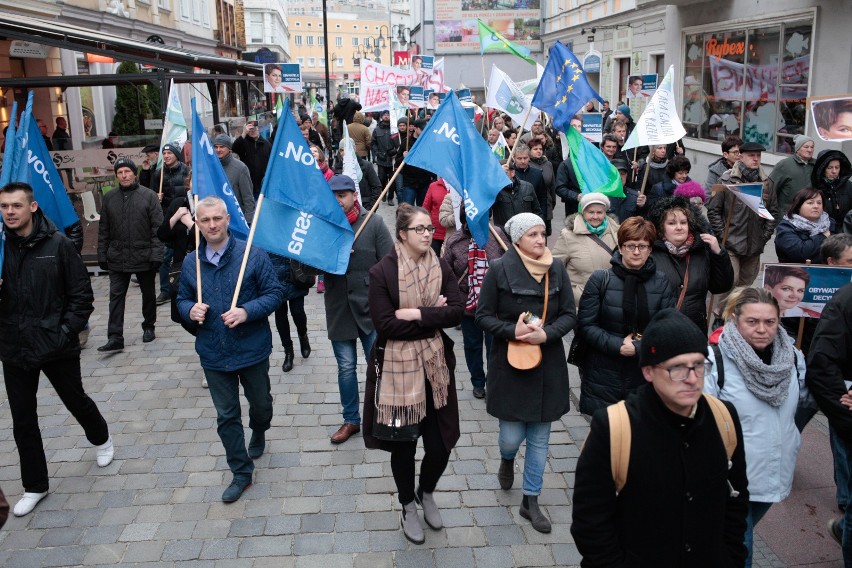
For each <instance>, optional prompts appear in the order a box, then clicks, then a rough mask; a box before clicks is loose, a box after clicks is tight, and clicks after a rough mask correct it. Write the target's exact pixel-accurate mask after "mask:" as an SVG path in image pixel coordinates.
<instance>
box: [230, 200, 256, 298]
mask: <svg viewBox="0 0 852 568" xmlns="http://www.w3.org/2000/svg"><path fill="white" fill-rule="evenodd" d="M262 206H263V193H261V194H260V195H259V196H258V198H257V207H255V208H254V219H252V223H251V229H249V235H248V240H247V241H246V252H245V253H244V254H243V262H242V264H240V274H239V276H237V287H236V288H235V289H234V299H233V300H231V309H232V310H233V309H234V308H236V307H237V298H238V297H239V296H240V288H242V286H243V276H244V275H245V273H246V265H247V264H248V257H249V253H250V252H251V243H252V241H254V231H255V229H257V220H258V218H260V208H261V207H262Z"/></svg>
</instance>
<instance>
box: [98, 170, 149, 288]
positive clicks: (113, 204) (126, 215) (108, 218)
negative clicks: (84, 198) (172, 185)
mask: <svg viewBox="0 0 852 568" xmlns="http://www.w3.org/2000/svg"><path fill="white" fill-rule="evenodd" d="M162 223H163V210H162V208H161V207H160V202H159V201H158V200H157V194H156V193H154V192H153V191H151V190H150V189H148V188H147V187H142V186H141V185H139V184H138V183H135V184H133V185H131V186H130V187H128V188H124V187H121V186H119V187H117V188H116V189H114V190H112V191H110V192H109V193H107V194H106V195H105V196H104V199H103V206H102V207H101V220H100V225H99V227H98V264H102V265H103V264H106V265H107V266H108V267H109V270H113V271H116V272H141V271H145V270H153V269H156V268H157V267H158V266H159V265H160V264H162V262H163V243H161V242H160V239H158V238H157V229H159V228H160V225H161V224H162Z"/></svg>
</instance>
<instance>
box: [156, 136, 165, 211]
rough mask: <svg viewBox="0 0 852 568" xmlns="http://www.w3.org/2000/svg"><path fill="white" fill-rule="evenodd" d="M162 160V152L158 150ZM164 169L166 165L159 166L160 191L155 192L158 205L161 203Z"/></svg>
mask: <svg viewBox="0 0 852 568" xmlns="http://www.w3.org/2000/svg"><path fill="white" fill-rule="evenodd" d="M162 158H163V150H162V148H161V149H160V159H161V160H162ZM165 169H166V163H165V162H163V165H161V166H160V191H158V192H157V198H158V199H159V200H160V203H162V202H163V171H164V170H165Z"/></svg>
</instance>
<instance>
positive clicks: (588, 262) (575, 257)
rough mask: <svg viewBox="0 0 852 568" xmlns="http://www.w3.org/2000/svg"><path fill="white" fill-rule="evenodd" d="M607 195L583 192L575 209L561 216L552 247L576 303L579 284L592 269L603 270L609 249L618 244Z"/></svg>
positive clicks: (582, 286)
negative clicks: (563, 221)
mask: <svg viewBox="0 0 852 568" xmlns="http://www.w3.org/2000/svg"><path fill="white" fill-rule="evenodd" d="M609 206H610V203H609V198H608V197H607V196H606V195H604V194H603V193H584V194H583V196H582V197H581V198H580V207H579V210H580V212H579V213H574V214H573V215H569V216H568V217H566V218H565V228H564V229H562V233H560V235H559V239H558V240H557V241H556V245H554V247H553V258H558V259H559V260H561V261H562V263H563V264H564V265H565V268H567V269H568V276H569V277H570V278H571V286H572V287H573V289H574V303H575V304H576V305H580V296H582V295H583V288H585V287H586V282H587V281H588V280H589V277H590V276H591V275H592V272H594V271H595V270H606V269H608V268H609V261H610V259H611V258H612V253H613V251H614V250H615V249H616V248H618V227H619V225H618V222H616V220H615V218H613V217H608V216H607V214H606V212H607V210H608V209H609Z"/></svg>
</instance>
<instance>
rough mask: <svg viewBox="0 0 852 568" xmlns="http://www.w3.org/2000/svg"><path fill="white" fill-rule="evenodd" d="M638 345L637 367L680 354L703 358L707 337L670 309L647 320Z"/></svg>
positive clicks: (690, 322)
mask: <svg viewBox="0 0 852 568" xmlns="http://www.w3.org/2000/svg"><path fill="white" fill-rule="evenodd" d="M640 344H641V345H640V347H639V366H640V367H647V366H651V365H658V364H660V363H662V362H663V361H668V360H669V359H671V358H672V357H677V356H678V355H683V354H684V353H703V354H704V356H705V357H707V336H706V335H704V333H703V332H702V331H701V329H699V327H698V326H697V325H695V323H693V321H692V320H691V319H689V318H688V317H686V316H685V315H683V314H682V313H680V312H679V311H677V310H675V309H671V308H669V309H667V310H663V311H661V312H658V313H657V315H655V316H654V317H653V318H651V321H650V322H649V323H648V325H647V327H645V333H644V334H642V341H641V342H640Z"/></svg>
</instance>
